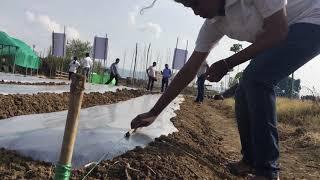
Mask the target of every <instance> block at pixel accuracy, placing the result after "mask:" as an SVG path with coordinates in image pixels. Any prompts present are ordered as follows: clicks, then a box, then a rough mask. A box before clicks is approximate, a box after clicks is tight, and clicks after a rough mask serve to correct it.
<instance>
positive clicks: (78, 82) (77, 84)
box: [54, 74, 85, 180]
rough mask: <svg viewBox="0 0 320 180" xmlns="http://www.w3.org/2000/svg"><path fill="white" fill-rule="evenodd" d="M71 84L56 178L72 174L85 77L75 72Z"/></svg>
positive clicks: (63, 179)
mask: <svg viewBox="0 0 320 180" xmlns="http://www.w3.org/2000/svg"><path fill="white" fill-rule="evenodd" d="M71 79H72V82H71V86H70V97H69V109H68V116H67V122H66V126H65V130H64V135H63V142H62V147H61V153H60V159H59V162H58V164H57V166H56V169H55V176H54V179H55V180H68V179H69V178H70V175H71V160H72V154H73V148H74V144H75V140H76V136H77V131H78V124H79V112H80V108H81V103H82V99H83V91H84V83H85V77H84V76H82V75H79V74H73V75H72V77H71Z"/></svg>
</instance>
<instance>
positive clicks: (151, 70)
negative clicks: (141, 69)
mask: <svg viewBox="0 0 320 180" xmlns="http://www.w3.org/2000/svg"><path fill="white" fill-rule="evenodd" d="M148 75H149V76H151V77H156V67H154V66H150V67H149V68H148Z"/></svg>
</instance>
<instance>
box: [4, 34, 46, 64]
mask: <svg viewBox="0 0 320 180" xmlns="http://www.w3.org/2000/svg"><path fill="white" fill-rule="evenodd" d="M0 55H12V56H14V57H15V61H14V64H16V65H18V66H21V67H26V68H32V69H38V68H39V66H40V59H39V57H38V56H37V55H36V53H35V52H34V51H33V50H32V49H31V48H30V46H28V45H27V44H26V43H24V42H23V41H21V40H19V39H16V38H12V37H10V36H8V35H7V34H6V33H5V32H1V31H0Z"/></svg>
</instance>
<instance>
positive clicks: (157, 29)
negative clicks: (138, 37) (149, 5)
mask: <svg viewBox="0 0 320 180" xmlns="http://www.w3.org/2000/svg"><path fill="white" fill-rule="evenodd" d="M140 9H141V8H140V7H138V6H136V7H135V8H134V10H133V11H131V12H129V14H128V22H129V25H131V26H133V27H134V28H136V29H137V30H139V31H142V32H148V33H151V34H152V36H154V37H155V38H159V37H160V34H161V32H162V28H161V26H160V25H159V24H157V23H153V22H146V23H137V17H138V15H139V12H140Z"/></svg>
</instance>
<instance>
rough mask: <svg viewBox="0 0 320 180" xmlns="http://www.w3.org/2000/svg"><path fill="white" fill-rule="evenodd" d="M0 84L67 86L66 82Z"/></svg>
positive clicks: (14, 82) (2, 82)
mask: <svg viewBox="0 0 320 180" xmlns="http://www.w3.org/2000/svg"><path fill="white" fill-rule="evenodd" d="M0 84H16V85H37V86H58V85H68V83H66V82H16V81H4V80H1V81H0Z"/></svg>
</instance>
